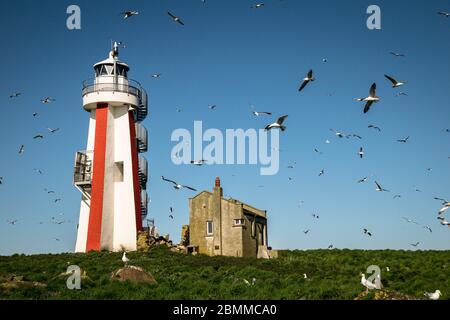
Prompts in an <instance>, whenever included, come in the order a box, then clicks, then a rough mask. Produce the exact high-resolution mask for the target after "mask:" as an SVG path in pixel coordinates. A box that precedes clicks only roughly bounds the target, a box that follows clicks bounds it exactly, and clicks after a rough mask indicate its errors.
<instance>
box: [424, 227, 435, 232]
mask: <svg viewBox="0 0 450 320" xmlns="http://www.w3.org/2000/svg"><path fill="white" fill-rule="evenodd" d="M423 227H424V228H425V229H427V230H428V231H430V233H433V230H431V228H430V227H429V226H423Z"/></svg>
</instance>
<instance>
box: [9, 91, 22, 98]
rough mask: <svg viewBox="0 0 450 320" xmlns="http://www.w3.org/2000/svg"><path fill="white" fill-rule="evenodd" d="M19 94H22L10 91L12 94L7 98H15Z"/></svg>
mask: <svg viewBox="0 0 450 320" xmlns="http://www.w3.org/2000/svg"><path fill="white" fill-rule="evenodd" d="M21 94H22V93H21V92H14V93H12V94H10V95H9V98H10V99H12V98H17V97H18V96H20V95H21Z"/></svg>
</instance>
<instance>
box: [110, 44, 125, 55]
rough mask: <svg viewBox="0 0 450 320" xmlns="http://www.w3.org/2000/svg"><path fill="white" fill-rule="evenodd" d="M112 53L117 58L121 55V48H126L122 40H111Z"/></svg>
mask: <svg viewBox="0 0 450 320" xmlns="http://www.w3.org/2000/svg"><path fill="white" fill-rule="evenodd" d="M111 47H112V48H111V55H112V57H113V58H115V59H117V58H118V57H119V48H126V46H125V45H124V44H123V43H122V41H114V43H113V42H112V41H111Z"/></svg>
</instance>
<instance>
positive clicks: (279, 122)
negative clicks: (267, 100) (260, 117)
mask: <svg viewBox="0 0 450 320" xmlns="http://www.w3.org/2000/svg"><path fill="white" fill-rule="evenodd" d="M287 117H288V115H284V116H281V117H279V118H278V119H277V121H276V122H274V123H272V124H268V125H267V126H266V127H265V128H264V130H266V131H269V130H271V129H280V130H281V131H284V130H286V127H285V126H283V122H284V120H286V118H287Z"/></svg>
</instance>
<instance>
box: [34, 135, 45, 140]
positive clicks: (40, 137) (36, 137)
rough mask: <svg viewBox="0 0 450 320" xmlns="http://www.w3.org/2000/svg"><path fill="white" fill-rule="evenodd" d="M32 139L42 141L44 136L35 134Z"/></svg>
mask: <svg viewBox="0 0 450 320" xmlns="http://www.w3.org/2000/svg"><path fill="white" fill-rule="evenodd" d="M33 139H44V136H43V135H42V134H37V135H35V136H34V137H33Z"/></svg>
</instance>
